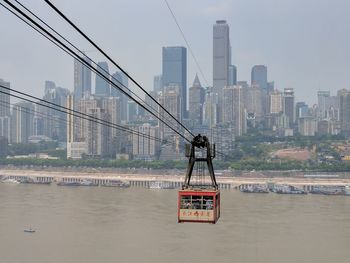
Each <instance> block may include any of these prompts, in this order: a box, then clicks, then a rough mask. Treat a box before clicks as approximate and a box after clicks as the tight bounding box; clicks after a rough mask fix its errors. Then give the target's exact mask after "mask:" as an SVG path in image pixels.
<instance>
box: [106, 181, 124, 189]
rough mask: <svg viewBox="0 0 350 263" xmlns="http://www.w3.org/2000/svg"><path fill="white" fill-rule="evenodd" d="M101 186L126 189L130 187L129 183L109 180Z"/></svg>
mask: <svg viewBox="0 0 350 263" xmlns="http://www.w3.org/2000/svg"><path fill="white" fill-rule="evenodd" d="M101 186H106V187H119V188H128V187H130V183H128V182H123V181H121V180H109V181H107V182H105V183H102V184H101Z"/></svg>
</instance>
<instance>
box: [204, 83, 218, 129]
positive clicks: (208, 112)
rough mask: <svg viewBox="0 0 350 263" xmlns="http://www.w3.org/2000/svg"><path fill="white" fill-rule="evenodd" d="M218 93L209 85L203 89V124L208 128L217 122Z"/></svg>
mask: <svg viewBox="0 0 350 263" xmlns="http://www.w3.org/2000/svg"><path fill="white" fill-rule="evenodd" d="M218 101H219V100H218V94H217V93H216V92H214V91H213V88H211V87H209V88H207V89H206V91H205V99H204V104H203V124H204V125H205V126H207V127H209V129H211V128H213V127H214V126H216V124H217V123H218V120H217V116H218V114H217V112H218Z"/></svg>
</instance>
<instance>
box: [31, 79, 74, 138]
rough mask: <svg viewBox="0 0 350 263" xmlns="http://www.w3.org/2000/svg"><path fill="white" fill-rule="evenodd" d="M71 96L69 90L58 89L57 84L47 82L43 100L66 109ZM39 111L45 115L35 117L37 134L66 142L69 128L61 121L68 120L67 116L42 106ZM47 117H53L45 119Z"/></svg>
mask: <svg viewBox="0 0 350 263" xmlns="http://www.w3.org/2000/svg"><path fill="white" fill-rule="evenodd" d="M69 94H70V92H69V90H68V89H64V88H61V87H56V84H55V82H53V81H45V94H44V97H43V100H45V101H47V102H50V103H54V104H57V105H60V106H63V107H65V106H66V103H67V97H68V95H69ZM38 110H39V112H42V113H43V114H44V115H40V114H37V115H36V116H35V120H36V123H35V124H36V127H35V131H36V132H35V134H36V135H45V136H48V137H50V138H52V139H55V140H58V141H60V142H63V141H66V139H67V134H66V128H67V127H66V125H65V124H64V123H63V122H62V121H60V120H65V119H66V118H67V116H66V114H65V113H63V112H59V111H56V110H54V109H51V108H47V107H42V106H39V108H38ZM47 115H48V116H51V117H50V118H45V116H47ZM40 126H41V127H40ZM39 127H40V128H39Z"/></svg>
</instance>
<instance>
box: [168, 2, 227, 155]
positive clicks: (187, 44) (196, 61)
mask: <svg viewBox="0 0 350 263" xmlns="http://www.w3.org/2000/svg"><path fill="white" fill-rule="evenodd" d="M164 2H165V4H166V6H167V7H168V9H169V11H170V13H171V16H172V17H173V19H174V22H175V24H176V26H177V28H178V29H179V31H180V33H181V36H182V38H183V39H184V41H185V43H186V46H187V48H188V49H189V50H190V53H191V56H192V58H193V60H194V62H195V64H196V66H197V68H198V70H199V72H200V74H201V75H202V77H203V79H204V81H205V83H206V84H207V86H208V87H209V86H210V85H209V83H208V81H207V79H206V77H205V75H204V73H203V70H202V68H201V66H200V64H199V62H198V60H197V57H196V56H195V54H194V52H193V50H192V48H191V45H190V43H189V41H188V40H187V38H186V35H185V33H184V31H183V30H182V28H181V26H180V23H179V22H178V20H177V18H176V15H175V12H174V11H173V10H172V8H171V6H170V4H169V2H168V1H167V0H164ZM216 153H217V154H219V155H221V156H223V157H226V158H228V157H229V156H228V155H226V154H224V153H222V152H219V151H216Z"/></svg>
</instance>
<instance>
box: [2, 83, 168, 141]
mask: <svg viewBox="0 0 350 263" xmlns="http://www.w3.org/2000/svg"><path fill="white" fill-rule="evenodd" d="M0 87H1V88H3V89H7V90H8V92H4V91H1V90H0V93H2V94H5V95H9V96H12V97H15V98H18V99H22V100H25V101H27V102H31V103H34V104H36V105H39V106H43V107H46V108H49V109H52V110H55V111H59V112H62V113H65V114H69V115H72V116H74V117H78V118H81V119H84V120H87V121H92V122H96V123H98V124H101V125H105V126H107V127H110V128H115V129H117V130H120V131H124V132H128V133H131V134H134V135H137V136H141V137H145V138H148V139H151V140H154V141H158V142H163V140H162V139H160V138H157V137H154V136H150V135H147V134H144V133H141V132H139V131H135V130H132V129H130V128H127V127H124V126H121V125H118V124H115V123H112V122H109V121H106V120H103V119H100V118H97V117H94V116H92V115H89V114H86V113H82V112H79V111H76V110H73V109H69V108H67V107H64V106H61V105H58V104H56V103H53V102H49V101H46V100H42V99H40V98H37V97H35V96H32V95H29V94H26V93H24V92H20V91H17V90H14V89H11V88H8V87H6V86H3V85H1V84H0ZM11 92H15V93H17V94H19V95H22V96H26V97H29V98H31V99H27V98H25V97H22V96H19V95H15V94H12V93H11ZM32 99H34V100H32ZM35 100H37V101H35Z"/></svg>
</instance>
